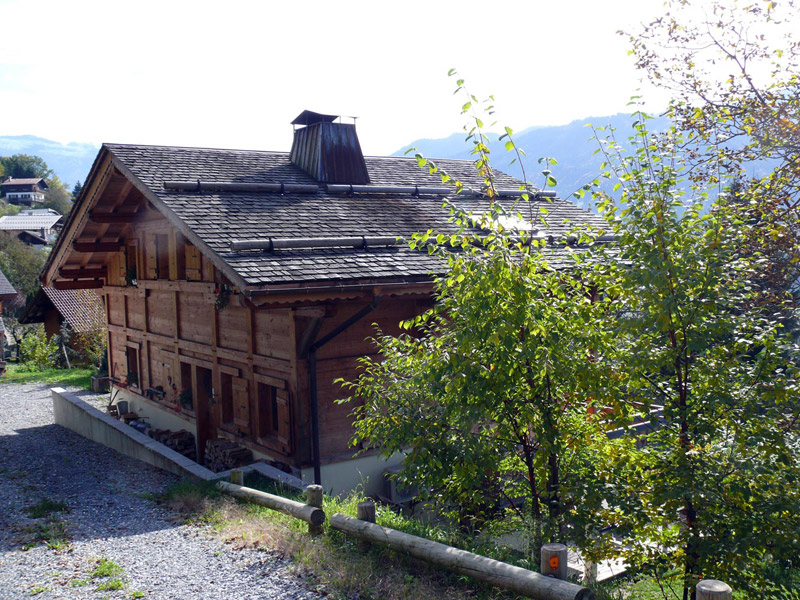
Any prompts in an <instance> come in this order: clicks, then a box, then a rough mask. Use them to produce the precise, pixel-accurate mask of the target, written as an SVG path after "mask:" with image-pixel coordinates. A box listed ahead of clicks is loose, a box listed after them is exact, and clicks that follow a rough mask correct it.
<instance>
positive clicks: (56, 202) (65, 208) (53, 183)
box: [42, 175, 72, 220]
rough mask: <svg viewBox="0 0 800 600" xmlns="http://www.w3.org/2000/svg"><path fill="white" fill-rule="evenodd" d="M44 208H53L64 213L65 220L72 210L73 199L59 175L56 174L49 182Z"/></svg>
mask: <svg viewBox="0 0 800 600" xmlns="http://www.w3.org/2000/svg"><path fill="white" fill-rule="evenodd" d="M42 206H43V207H44V208H52V209H53V210H55V211H56V212H57V213H59V214H61V215H64V220H66V217H67V216H69V213H70V211H71V210H72V200H71V198H70V194H69V192H68V191H67V188H66V187H65V186H64V184H63V183H61V179H59V177H58V175H54V176H53V177H52V179H50V181H49V182H48V189H47V191H46V192H45V194H44V203H43V204H42Z"/></svg>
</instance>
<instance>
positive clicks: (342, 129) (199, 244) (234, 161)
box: [42, 111, 593, 490]
mask: <svg viewBox="0 0 800 600" xmlns="http://www.w3.org/2000/svg"><path fill="white" fill-rule="evenodd" d="M294 125H295V127H296V129H295V133H294V143H293V147H292V151H291V152H290V153H286V152H257V151H242V150H221V149H206V148H178V147H157V146H138V145H121V144H105V145H103V146H102V148H101V149H100V152H99V154H98V156H97V158H96V160H95V162H94V165H93V167H92V169H91V172H90V174H89V176H88V178H87V179H86V184H85V185H84V187H83V191H82V193H81V195H80V198H79V199H78V200H77V202H76V204H75V207H74V209H73V211H72V212H71V214H70V217H69V220H68V221H67V223H66V224H65V226H64V230H63V232H62V234H61V236H60V237H59V239H58V242H57V244H56V246H55V248H54V250H53V251H52V253H51V255H50V258H49V260H48V263H47V265H46V266H45V269H44V271H43V274H42V279H43V283H44V284H45V285H48V286H52V287H54V288H57V289H80V288H92V289H95V290H97V291H98V292H99V293H100V294H101V295H102V297H103V298H104V299H105V303H106V308H107V311H106V312H107V318H108V341H109V367H110V373H111V376H112V377H113V379H114V381H115V386H114V387H115V390H116V391H115V393H117V398H118V399H125V400H127V401H128V402H129V406H130V407H131V409H132V410H133V411H135V412H137V414H139V415H140V416H142V417H146V418H147V419H149V422H150V423H151V424H152V425H153V427H158V428H162V429H172V430H176V429H188V430H189V431H191V432H192V433H194V434H195V436H196V441H197V454H198V456H199V459H200V460H201V461H202V459H203V453H204V450H205V447H206V442H207V441H208V440H212V439H215V438H223V439H228V440H231V441H234V442H236V443H238V444H240V445H242V446H244V447H246V448H249V449H251V450H252V451H253V452H254V453H255V455H256V457H260V458H266V459H271V460H273V461H277V462H278V463H281V464H283V465H286V466H288V467H289V468H291V469H292V470H295V472H297V471H299V472H301V473H302V476H303V478H304V479H305V480H307V481H311V480H312V479H314V480H317V481H321V482H322V483H323V484H324V485H325V486H326V487H327V488H333V489H336V490H342V489H345V488H348V487H352V486H355V485H356V484H358V483H360V482H361V481H362V479H363V478H364V477H367V476H369V477H372V479H371V480H370V481H371V485H370V486H368V489H369V488H370V487H374V486H375V485H378V484H379V483H380V477H379V475H380V473H381V472H382V471H383V470H384V469H386V468H387V466H388V465H387V463H386V462H383V461H380V460H378V458H377V457H376V456H369V455H367V456H362V457H360V458H358V459H354V460H353V452H354V449H353V448H352V447H350V445H349V441H350V438H351V435H352V425H351V418H350V416H349V414H350V412H351V411H352V409H353V407H352V406H348V405H346V404H345V405H340V404H337V403H336V402H335V401H336V400H337V399H338V398H341V397H343V396H345V395H346V393H345V392H344V391H343V390H342V389H341V387H340V386H339V385H337V384H335V383H334V380H335V379H336V378H338V377H344V378H345V379H349V378H353V377H354V376H355V375H356V374H357V368H356V360H357V358H358V357H360V356H362V355H365V354H369V353H371V352H374V348H373V346H372V345H371V343H370V342H369V341H368V338H369V337H370V336H372V335H374V333H375V330H374V327H373V323H377V324H378V325H380V327H381V328H382V329H383V330H384V331H385V332H387V333H393V332H397V331H398V327H397V324H398V322H399V321H400V320H401V319H407V318H409V317H412V316H414V315H416V314H419V313H420V312H421V311H423V310H424V309H425V308H427V307H428V306H430V303H431V291H432V289H433V286H432V281H433V276H432V273H433V272H436V271H440V270H441V268H442V265H441V264H440V263H439V262H438V260H437V259H435V258H433V257H431V256H429V255H428V254H427V253H426V252H420V251H413V250H410V249H409V248H408V246H407V245H406V244H403V243H398V241H397V239H398V236H402V237H406V238H407V237H410V236H411V234H412V233H414V232H417V231H425V230H428V229H430V228H433V229H436V230H440V231H444V232H449V231H452V230H453V229H454V226H453V225H452V223H451V222H450V221H449V219H448V211H447V210H445V209H443V208H442V205H443V202H444V201H445V200H447V199H448V198H449V199H450V201H452V202H457V203H458V204H459V205H460V206H461V207H462V208H463V209H465V210H470V211H475V212H481V210H482V209H484V208H486V206H487V205H488V203H487V200H486V199H485V198H483V197H482V196H480V195H478V194H476V195H472V196H470V195H464V196H462V195H459V196H458V197H455V196H454V195H453V193H452V189H450V188H445V187H443V185H442V183H441V179H440V176H439V175H438V174H431V173H429V172H428V170H427V169H420V168H419V167H418V165H417V162H416V161H415V160H414V159H412V158H399V157H385V158H384V157H364V156H362V153H361V149H360V146H359V143H358V139H357V136H356V132H355V126H354V125H352V124H346V123H341V122H336V121H335V118H334V117H333V116H329V115H320V114H317V113H311V112H308V111H306V112H304V113H302V114H301V115H300V117H298V119H296V120H295V122H294ZM437 164H438V166H439V168H443V169H445V170H447V171H448V172H449V173H450V175H451V176H452V177H454V178H457V179H459V180H461V181H462V182H464V184H465V186H466V187H470V186H472V187H474V188H480V186H481V183H482V182H481V181H480V179H479V177H477V175H476V173H475V170H474V167H473V165H472V163H471V162H469V161H459V160H441V161H437ZM498 184H499V186H500V187H501V188H503V189H505V190H509V191H508V192H507V193H508V194H509V195H518V194H519V192H518V190H519V185H520V182H519V181H518V180H516V179H514V178H512V177H509V176H507V175H504V174H502V173H499V174H498ZM510 200H511V199H510ZM540 201H541V202H545V201H544V200H540ZM547 208H548V211H549V213H550V220H551V221H552V222H553V223H554V224H557V225H556V226H555V227H554V229H553V230H552V231H551V233H552V234H553V235H559V234H562V233H564V232H565V231H566V229H567V226H566V225H561V222H562V220H563V219H564V218H571V219H572V220H573V221H574V220H576V219H580V220H583V221H586V220H592V219H593V217H592V216H591V215H590V214H589V213H587V212H585V211H582V210H580V209H578V208H577V207H576V206H574V205H573V204H571V203H569V202H564V201H562V200H550V201H548V204H547ZM376 475H377V476H376Z"/></svg>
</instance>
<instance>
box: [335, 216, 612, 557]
mask: <svg viewBox="0 0 800 600" xmlns="http://www.w3.org/2000/svg"><path fill="white" fill-rule="evenodd" d="M455 218H456V219H459V217H455ZM468 222H469V219H466V218H462V220H461V224H462V225H466V224H467V223H468ZM482 223H483V227H484V228H485V230H486V231H485V232H484V234H475V233H470V232H468V231H466V230H462V231H461V232H460V233H459V234H455V235H450V236H442V235H438V236H437V235H436V234H434V233H432V232H429V233H426V234H421V235H418V236H416V237H415V238H414V241H412V247H420V248H422V247H424V246H426V245H429V244H431V245H432V246H431V251H432V252H435V253H437V254H439V255H441V256H442V258H443V259H444V260H447V265H448V268H447V275H446V276H443V277H442V278H440V279H439V280H438V281H437V284H436V305H435V307H434V308H433V309H431V310H429V311H427V312H426V313H425V314H423V315H421V316H420V317H418V318H416V319H414V320H411V321H409V322H406V323H404V324H403V326H404V327H405V328H406V329H407V330H409V331H411V332H412V333H408V334H405V335H401V336H399V337H392V336H379V337H378V339H377V340H376V341H377V344H378V348H379V354H380V356H379V358H378V359H371V358H364V359H362V360H361V366H362V367H363V373H362V374H361V376H360V377H359V378H358V380H357V381H356V382H354V383H352V384H350V387H351V389H353V390H354V391H355V392H356V395H357V397H358V399H360V400H361V401H362V402H363V404H361V405H360V406H359V407H358V408H357V409H356V411H355V414H356V416H357V424H356V426H357V435H356V441H357V442H364V443H366V444H376V443H377V442H379V443H380V446H381V449H382V451H383V452H384V453H385V454H387V455H391V454H393V453H396V452H401V453H404V454H405V463H404V465H405V467H404V472H403V476H402V478H403V481H406V482H408V483H409V484H411V485H417V486H420V487H422V488H423V489H424V490H426V491H427V493H428V494H429V495H430V496H431V497H433V498H435V499H436V500H437V501H439V503H440V505H442V506H450V507H454V506H455V507H458V509H459V511H460V513H459V516H460V518H461V520H462V522H464V521H469V520H472V522H479V523H480V522H482V521H483V520H485V519H486V518H487V517H488V516H491V515H492V511H497V509H498V507H499V506H501V505H503V504H505V505H510V506H511V509H510V511H511V513H512V515H511V516H515V517H517V519H513V520H511V521H507V523H506V524H507V525H509V526H512V527H513V526H516V527H519V525H520V522H524V523H527V524H529V525H532V529H531V530H532V533H533V534H534V540H535V541H536V542H538V543H541V542H542V541H556V540H563V539H571V540H576V541H582V540H584V538H585V535H586V532H587V530H586V527H587V526H588V524H589V522H590V520H591V519H590V514H591V511H592V509H596V508H597V507H598V505H599V502H600V501H601V500H602V497H601V495H600V491H599V490H598V489H597V488H596V487H595V486H593V485H592V482H593V481H596V478H595V477H594V476H593V475H592V472H593V470H594V469H595V464H596V461H597V460H598V453H601V450H600V449H601V448H602V447H603V446H604V445H606V444H608V443H609V442H608V441H607V440H606V439H605V434H604V433H603V431H602V427H601V424H600V421H599V417H598V415H596V414H591V413H590V411H589V407H588V405H587V392H586V389H587V386H586V383H587V381H589V380H590V379H591V373H592V371H593V368H592V366H591V360H590V358H591V352H592V351H593V349H595V348H597V347H598V346H600V345H601V344H602V343H603V340H602V339H598V338H596V337H595V335H594V333H595V332H596V331H598V329H597V328H595V327H587V324H589V323H595V322H598V321H600V320H601V319H602V318H603V312H604V311H605V310H606V308H607V307H606V306H605V305H604V304H603V303H602V302H592V297H593V293H592V292H593V290H592V288H591V287H590V286H589V285H588V284H587V283H586V281H588V280H590V279H589V278H588V273H580V272H578V271H579V270H580V266H579V265H577V264H576V265H574V269H573V270H570V271H569V272H564V271H561V270H556V269H554V268H553V267H551V266H550V265H549V264H548V263H547V261H546V260H545V259H544V258H543V257H542V255H541V253H540V250H541V249H540V248H539V246H538V244H537V243H536V242H535V241H534V242H533V243H530V242H531V240H530V239H526V238H525V236H524V235H522V238H521V241H518V240H517V238H515V236H514V235H512V233H513V232H510V231H507V230H505V229H504V228H503V227H502V225H501V224H500V222H499V221H497V220H493V219H492V218H491V217H490V216H487V217H485V218H484V220H483V222H482ZM517 233H519V232H517ZM487 234H488V235H487ZM453 247H456V248H458V249H459V251H458V252H455V253H454V252H453ZM581 275H584V276H585V277H582V276H581Z"/></svg>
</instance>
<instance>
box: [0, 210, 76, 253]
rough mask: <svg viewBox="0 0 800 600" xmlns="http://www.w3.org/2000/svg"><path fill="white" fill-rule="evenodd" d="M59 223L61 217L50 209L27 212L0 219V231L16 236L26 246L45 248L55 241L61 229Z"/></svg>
mask: <svg viewBox="0 0 800 600" xmlns="http://www.w3.org/2000/svg"><path fill="white" fill-rule="evenodd" d="M60 222H61V215H60V214H58V213H57V212H56V211H54V210H52V209H49V208H45V209H39V210H27V211H22V212H20V213H19V214H17V215H6V216H3V217H0V231H6V232H8V233H10V234H11V235H14V236H16V237H18V238H19V239H20V240H22V241H23V242H25V243H26V244H30V245H33V246H45V245H47V244H50V243H52V242H53V241H55V238H56V234H57V232H58V231H59V230H60V229H61V224H60Z"/></svg>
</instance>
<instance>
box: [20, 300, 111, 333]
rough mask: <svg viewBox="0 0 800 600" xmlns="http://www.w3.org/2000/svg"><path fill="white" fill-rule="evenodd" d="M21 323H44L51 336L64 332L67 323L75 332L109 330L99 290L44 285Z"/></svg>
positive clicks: (21, 317)
mask: <svg viewBox="0 0 800 600" xmlns="http://www.w3.org/2000/svg"><path fill="white" fill-rule="evenodd" d="M19 322H20V323H44V331H45V334H46V335H47V337H48V339H49V338H51V337H52V336H54V335H61V333H62V328H63V326H64V325H65V324H66V325H67V326H69V328H70V329H71V330H72V331H77V332H79V333H89V332H92V331H97V330H99V329H105V326H106V320H105V307H104V306H103V300H102V298H101V297H100V296H99V295H98V294H97V292H96V291H95V290H57V289H54V288H51V287H42V288H40V289H39V291H38V292H37V293H36V295H35V296H34V297H33V298H31V300H30V301H29V302H28V304H27V305H26V307H25V310H24V311H23V313H22V315H21V316H20V318H19Z"/></svg>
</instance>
